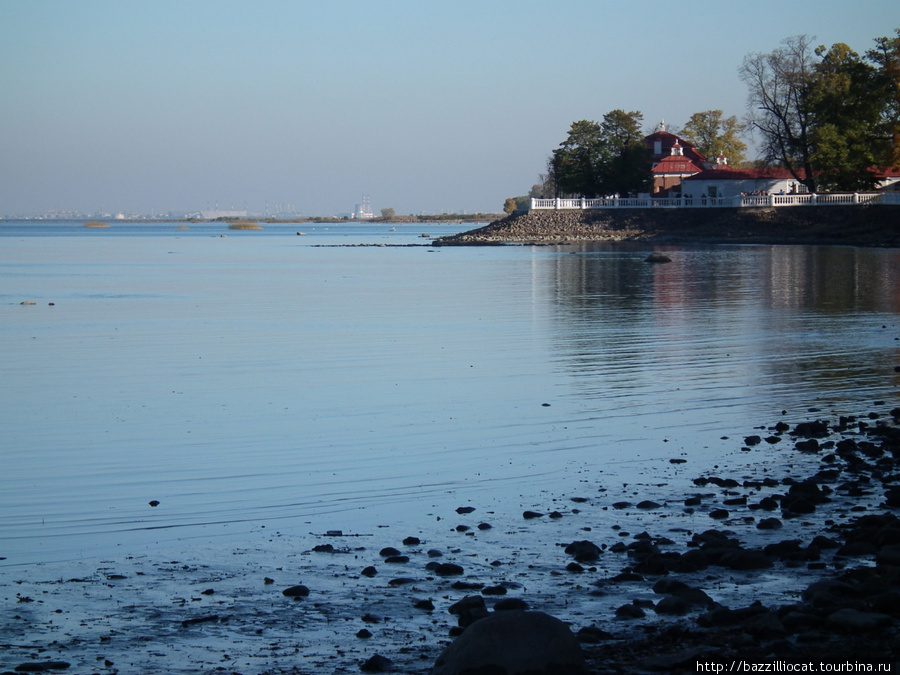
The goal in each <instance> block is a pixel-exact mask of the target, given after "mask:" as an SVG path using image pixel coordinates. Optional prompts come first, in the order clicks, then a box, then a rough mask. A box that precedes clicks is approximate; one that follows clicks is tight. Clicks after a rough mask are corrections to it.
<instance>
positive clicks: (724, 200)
mask: <svg viewBox="0 0 900 675" xmlns="http://www.w3.org/2000/svg"><path fill="white" fill-rule="evenodd" d="M845 204H900V192H853V193H849V194H837V193H833V194H831V193H830V194H799V195H775V194H773V195H753V196H739V197H683V196H682V197H649V196H645V197H627V198H622V197H609V198H606V197H603V198H599V199H587V198H585V197H581V198H576V199H535V198H534V197H532V199H531V210H532V211H535V210H563V209H582V210H583V209H652V208H663V209H678V208H703V207H710V206H724V207H731V208H737V207H753V206H757V207H771V206H831V205H845Z"/></svg>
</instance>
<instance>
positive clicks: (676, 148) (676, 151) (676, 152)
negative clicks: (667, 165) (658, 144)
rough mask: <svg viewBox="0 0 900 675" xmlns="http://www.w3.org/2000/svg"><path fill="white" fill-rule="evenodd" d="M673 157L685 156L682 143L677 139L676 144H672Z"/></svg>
mask: <svg viewBox="0 0 900 675" xmlns="http://www.w3.org/2000/svg"><path fill="white" fill-rule="evenodd" d="M672 157H684V148H682V147H681V143H679V142H678V141H675V144H674V145H673V146H672Z"/></svg>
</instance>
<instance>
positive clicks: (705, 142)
mask: <svg viewBox="0 0 900 675" xmlns="http://www.w3.org/2000/svg"><path fill="white" fill-rule="evenodd" d="M744 130H745V126H744V125H743V124H741V123H740V122H739V121H738V118H737V117H736V116H735V115H732V116H731V117H725V116H724V113H723V112H722V111H721V110H706V111H704V112H698V113H694V114H693V115H691V118H690V119H689V120H688V123H687V124H686V125H685V126H684V129H682V131H681V136H682V137H683V138H684V139H685V140H687V141H690V142H691V143H693V144H694V145H695V146H696V147H697V150H698V151H699V152H700V153H701V154H702V155H705V156H706V157H709V158H710V159H715V158H716V157H718V156H719V155H724V156H725V157H727V158H728V161H729V162H730V163H731V165H732V166H735V167H737V166H740V165H741V164H743V162H744V157H745V154H744V153H746V152H747V144H746V143H744V142H743V141H742V140H741V139H740V135H741V134H742V133H743V132H744Z"/></svg>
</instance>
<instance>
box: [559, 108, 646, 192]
mask: <svg viewBox="0 0 900 675" xmlns="http://www.w3.org/2000/svg"><path fill="white" fill-rule="evenodd" d="M642 120H643V116H642V115H641V113H639V112H630V113H626V112H625V111H623V110H613V111H611V112H609V113H607V114H606V115H604V117H603V122H602V124H598V123H597V122H592V121H589V120H581V121H579V122H574V123H573V124H572V127H571V129H569V135H568V137H567V138H566V140H565V141H563V142H562V143H561V144H560V146H559V148H557V149H556V150H554V151H553V154H552V156H551V158H550V162H549V174H550V176H551V178H552V182H553V183H554V185H555V188H556V194H557V196H558V195H560V194H570V195H580V196H583V197H596V196H598V195H603V194H614V193H619V194H627V193H629V192H637V191H643V190H646V189H647V186H648V185H649V181H650V156H649V152H648V151H647V149H646V148H645V147H644V145H643V143H642V141H641V139H642V134H641V122H642Z"/></svg>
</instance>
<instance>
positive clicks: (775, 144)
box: [739, 35, 816, 192]
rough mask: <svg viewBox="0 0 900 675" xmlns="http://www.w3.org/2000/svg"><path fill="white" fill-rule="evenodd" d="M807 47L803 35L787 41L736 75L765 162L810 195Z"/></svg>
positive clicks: (749, 59)
mask: <svg viewBox="0 0 900 675" xmlns="http://www.w3.org/2000/svg"><path fill="white" fill-rule="evenodd" d="M811 44H812V41H811V38H810V37H809V36H807V35H797V36H794V37H790V38H787V39H785V40H784V41H783V42H782V45H783V46H782V47H779V48H777V49H775V50H774V51H773V52H771V53H769V54H760V53H754V54H749V55H747V56H746V57H744V63H743V65H742V66H741V68H740V70H739V73H740V77H741V79H742V80H743V81H744V83H745V84H746V85H747V88H748V99H747V105H748V107H749V108H750V110H749V114H748V116H747V120H748V123H749V124H750V126H751V127H752V128H753V129H755V130H757V131H759V132H760V134H761V135H762V146H761V149H762V152H763V156H764V159H766V160H767V161H768V162H770V163H778V164H781V165H782V166H784V167H785V168H786V169H788V170H789V171H790V172H791V173H792V174H793V176H794V178H795V179H797V181H798V182H800V183H803V184H804V185H806V188H807V189H808V190H809V191H810V192H815V191H816V181H815V176H814V171H813V164H812V155H813V146H812V134H811V132H812V122H813V120H812V112H811V110H810V106H809V102H808V97H809V93H810V80H811V77H812V74H813V72H814V61H813V56H814V54H813V50H812V47H811ZM801 169H802V170H803V172H804V173H803V176H802V178H801Z"/></svg>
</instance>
